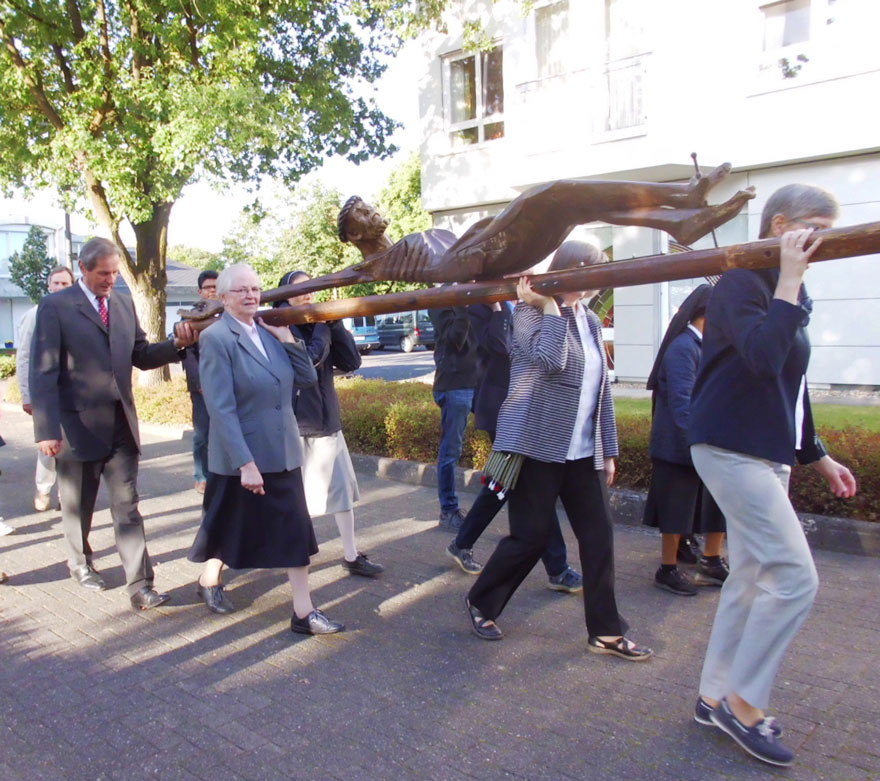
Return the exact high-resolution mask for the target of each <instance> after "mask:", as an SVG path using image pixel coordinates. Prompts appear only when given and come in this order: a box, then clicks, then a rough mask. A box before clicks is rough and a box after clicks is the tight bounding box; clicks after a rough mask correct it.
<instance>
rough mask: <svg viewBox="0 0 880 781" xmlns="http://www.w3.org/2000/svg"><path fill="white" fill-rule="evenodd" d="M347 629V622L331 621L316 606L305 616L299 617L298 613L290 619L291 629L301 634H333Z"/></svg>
mask: <svg viewBox="0 0 880 781" xmlns="http://www.w3.org/2000/svg"><path fill="white" fill-rule="evenodd" d="M343 629H345V624H340V623H339V622H338V621H331V620H330V619H329V618H327V616H325V615H324V614H323V613H322V612H321V611H320V610H318V609H317V608H315V609H314V610H313V611H312V612H311V613H309V614H308V615H307V616H306V617H305V618H297V616H296V613H294V614H293V618H291V619H290V631H291V632H299V634H301V635H332V634H336V632H341V631H342V630H343Z"/></svg>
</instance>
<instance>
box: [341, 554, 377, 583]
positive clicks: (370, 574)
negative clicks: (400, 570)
mask: <svg viewBox="0 0 880 781" xmlns="http://www.w3.org/2000/svg"><path fill="white" fill-rule="evenodd" d="M342 566H343V567H345V569H347V570H348V571H349V572H350V573H351V574H352V575H360V576H361V577H362V578H375V577H376V576H377V575H381V574H382V573H383V572H385V567H383V566H382V565H381V564H376V563H375V562H373V561H370V559H369V557H368V556H366V555H365V554H363V553H358V555H357V558H356V559H355V560H354V561H348V560H347V559H343V560H342Z"/></svg>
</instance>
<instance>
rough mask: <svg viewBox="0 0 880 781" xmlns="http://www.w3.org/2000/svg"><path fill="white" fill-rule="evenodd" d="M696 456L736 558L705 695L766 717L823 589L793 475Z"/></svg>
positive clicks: (704, 451) (703, 450) (740, 460)
mask: <svg viewBox="0 0 880 781" xmlns="http://www.w3.org/2000/svg"><path fill="white" fill-rule="evenodd" d="M691 456H692V458H693V461H694V466H695V467H696V469H697V472H698V473H699V475H700V478H701V479H702V481H703V482H704V483H705V484H706V487H707V488H708V489H709V491H710V492H711V494H712V496H713V497H714V498H715V501H716V502H717V503H718V506H719V507H720V508H721V511H722V512H723V513H724V517H725V518H726V519H727V547H728V553H729V555H730V576H729V577H728V578H727V580H726V581H725V583H724V587H723V588H722V589H721V598H720V600H719V602H718V611H717V612H716V614H715V623H714V624H713V625H712V634H711V636H710V637H709V647H708V649H707V650H706V659H705V661H704V662H703V673H702V677H701V678H700V694H702V695H703V696H704V697H711V698H713V699H720V698H722V697H726V696H727V695H729V694H731V693H735V694H738V695H739V696H740V697H742V698H743V699H744V700H746V702H748V703H749V704H751V705H753V706H755V707H756V708H761V709H764V708H766V707H767V706H768V705H769V701H770V690H771V689H772V687H773V680H774V679H775V677H776V672H777V670H778V669H779V665H780V663H781V662H782V657H783V655H784V654H785V651H786V649H787V648H788V646H789V644H790V643H791V641H792V640H793V639H794V636H795V635H796V634H797V632H798V629H800V627H801V625H802V624H803V622H804V620H805V619H806V617H807V614H808V613H809V612H810V608H811V607H812V605H813V599H814V598H815V596H816V590H817V589H818V587H819V578H818V576H817V575H816V566H815V564H814V563H813V556H812V554H811V553H810V548H809V546H808V545H807V539H806V537H805V536H804V531H803V529H802V528H801V524H800V521H799V520H798V517H797V515H796V514H795V511H794V508H793V507H792V506H791V502H790V501H789V498H788V479H789V476H790V475H791V467H789V466H786V465H784V464H777V463H773V462H771V461H765V460H763V459H760V458H755V457H753V456H747V455H744V454H742V453H734V452H732V451H730V450H724V449H722V448H719V447H713V446H711V445H693V446H692V447H691Z"/></svg>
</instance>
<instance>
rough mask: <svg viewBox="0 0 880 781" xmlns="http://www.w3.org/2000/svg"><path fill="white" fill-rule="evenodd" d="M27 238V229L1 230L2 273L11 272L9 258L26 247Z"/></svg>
mask: <svg viewBox="0 0 880 781" xmlns="http://www.w3.org/2000/svg"><path fill="white" fill-rule="evenodd" d="M25 239H27V231H26V230H15V229H11V230H4V231H0V274H8V273H9V259H10V258H11V257H12V256H13V255H14V254H15V253H16V252H21V251H22V250H23V249H24V242H25Z"/></svg>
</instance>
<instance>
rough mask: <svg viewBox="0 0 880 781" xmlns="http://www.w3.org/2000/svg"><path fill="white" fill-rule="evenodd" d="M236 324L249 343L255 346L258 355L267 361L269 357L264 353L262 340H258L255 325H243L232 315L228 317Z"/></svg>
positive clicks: (258, 334) (258, 335) (258, 333)
mask: <svg viewBox="0 0 880 781" xmlns="http://www.w3.org/2000/svg"><path fill="white" fill-rule="evenodd" d="M229 316H230V317H231V318H232V319H233V320H235V322H236V323H238V324H239V325H240V326H241V327H242V329H243V330H244V332H245V333H246V334H247V335H248V336H249V337H250V338H251V341H252V342H253V343H254V344H255V345H256V346H257V349H258V350H259V351H260V354H261V355H262V356H263V357H264V358H265V359H266V360H267V361H268V360H269V355H268V353H267V352H266V348H265V347H263V340H262V339H260V332H259V331H258V330H257V325H256V323H254V324H252V325H248V324H247V323H243V322H242V321H241V320H239V319H238V318H237V317H235V316H233V315H229Z"/></svg>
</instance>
